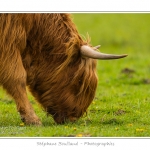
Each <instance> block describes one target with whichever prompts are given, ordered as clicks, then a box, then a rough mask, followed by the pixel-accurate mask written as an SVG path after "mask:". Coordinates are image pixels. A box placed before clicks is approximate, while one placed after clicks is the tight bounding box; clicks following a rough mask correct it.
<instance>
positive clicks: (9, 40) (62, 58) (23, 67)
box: [0, 14, 97, 124]
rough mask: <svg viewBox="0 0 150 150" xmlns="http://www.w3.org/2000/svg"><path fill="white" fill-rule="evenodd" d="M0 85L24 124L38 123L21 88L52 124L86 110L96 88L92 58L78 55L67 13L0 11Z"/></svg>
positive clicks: (77, 39) (74, 31) (80, 42)
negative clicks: (42, 110) (46, 114)
mask: <svg viewBox="0 0 150 150" xmlns="http://www.w3.org/2000/svg"><path fill="white" fill-rule="evenodd" d="M0 39H1V40H0V84H1V85H3V87H4V88H5V89H6V90H7V92H8V93H9V94H10V95H12V96H13V97H14V99H15V101H16V105H17V109H18V111H19V112H20V115H21V118H22V119H23V121H25V122H26V123H27V124H41V122H40V120H39V118H38V117H37V116H36V114H35V113H34V110H33V108H32V106H31V104H30V103H29V101H28V98H27V94H26V86H28V87H29V89H30V91H31V93H32V94H33V96H34V97H35V98H36V100H37V101H38V102H39V103H40V104H41V105H42V106H43V108H44V109H45V111H46V112H47V113H48V114H51V115H52V116H53V118H54V120H55V121H56V122H57V123H63V122H65V121H67V120H69V121H74V120H76V119H78V118H80V117H81V116H83V114H84V113H85V112H86V110H87V108H88V106H89V105H90V104H91V102H92V100H93V98H94V95H95V91H96V86H97V75H96V60H93V59H90V58H83V57H82V56H81V55H80V47H81V46H82V45H87V44H88V43H87V42H85V41H83V40H82V38H81V37H80V35H79V33H78V31H77V29H76V27H75V25H74V23H73V22H72V19H71V18H70V15H69V14H0Z"/></svg>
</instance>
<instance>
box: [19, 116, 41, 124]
mask: <svg viewBox="0 0 150 150" xmlns="http://www.w3.org/2000/svg"><path fill="white" fill-rule="evenodd" d="M21 120H22V121H23V122H24V123H25V124H26V125H36V126H41V125H42V123H41V121H40V119H39V118H32V119H29V118H25V117H21Z"/></svg>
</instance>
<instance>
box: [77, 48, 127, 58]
mask: <svg viewBox="0 0 150 150" xmlns="http://www.w3.org/2000/svg"><path fill="white" fill-rule="evenodd" d="M99 47H100V46H96V47H94V49H97V48H99ZM94 49H93V48H91V47H89V46H87V45H83V46H81V50H80V52H81V55H82V56H85V57H89V58H93V59H102V60H107V59H119V58H123V57H126V56H128V55H127V54H123V55H114V54H104V53H101V52H98V51H95V50H94Z"/></svg>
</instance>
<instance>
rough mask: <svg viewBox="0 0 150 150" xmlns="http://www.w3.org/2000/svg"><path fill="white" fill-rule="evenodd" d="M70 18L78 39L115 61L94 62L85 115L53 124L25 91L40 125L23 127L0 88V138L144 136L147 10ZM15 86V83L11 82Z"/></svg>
mask: <svg viewBox="0 0 150 150" xmlns="http://www.w3.org/2000/svg"><path fill="white" fill-rule="evenodd" d="M72 16H73V21H74V23H75V24H76V26H77V29H78V31H79V33H80V35H81V36H82V37H83V38H85V39H86V38H87V37H88V36H89V37H90V39H91V44H92V45H93V46H96V45H99V44H100V45H101V47H100V51H101V52H104V53H112V54H128V57H126V58H124V59H119V60H107V61H106V60H98V66H97V73H98V78H99V83H98V87H97V92H96V96H95V99H94V101H93V102H92V104H91V105H90V107H89V109H88V111H87V115H85V116H84V117H82V118H80V119H79V120H78V121H76V122H75V123H66V124H64V125H57V124H55V122H54V121H53V119H52V118H51V117H50V116H49V117H47V115H46V113H45V112H44V111H43V110H42V108H41V107H40V106H39V105H38V104H37V102H36V101H35V100H34V97H32V96H31V94H30V93H28V96H29V99H30V101H31V103H32V105H33V107H34V109H35V112H36V113H37V115H38V116H39V118H40V119H41V121H42V123H43V125H42V126H40V127H37V126H26V125H24V124H23V123H22V122H21V120H20V116H19V114H18V113H17V111H16V105H15V102H14V101H13V100H12V98H11V97H9V96H8V95H7V94H6V92H5V91H4V90H3V89H2V88H1V90H0V137H149V136H150V14H144V13H142V14H141V13H136V14H134V13H133V14H130V13H114V14H113V13H99V14H96V13H92V14H90V13H81V14H73V15H72ZM14 86H15V85H14Z"/></svg>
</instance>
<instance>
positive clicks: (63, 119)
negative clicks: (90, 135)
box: [53, 113, 78, 124]
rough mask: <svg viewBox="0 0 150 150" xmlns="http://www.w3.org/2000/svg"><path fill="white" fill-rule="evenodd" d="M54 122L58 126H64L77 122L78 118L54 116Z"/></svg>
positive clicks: (62, 115)
mask: <svg viewBox="0 0 150 150" xmlns="http://www.w3.org/2000/svg"><path fill="white" fill-rule="evenodd" d="M53 118H54V121H55V122H56V123H57V124H64V123H66V122H75V121H76V120H77V119H78V118H77V117H74V116H69V117H66V116H65V115H64V114H63V113H61V114H55V115H53Z"/></svg>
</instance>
